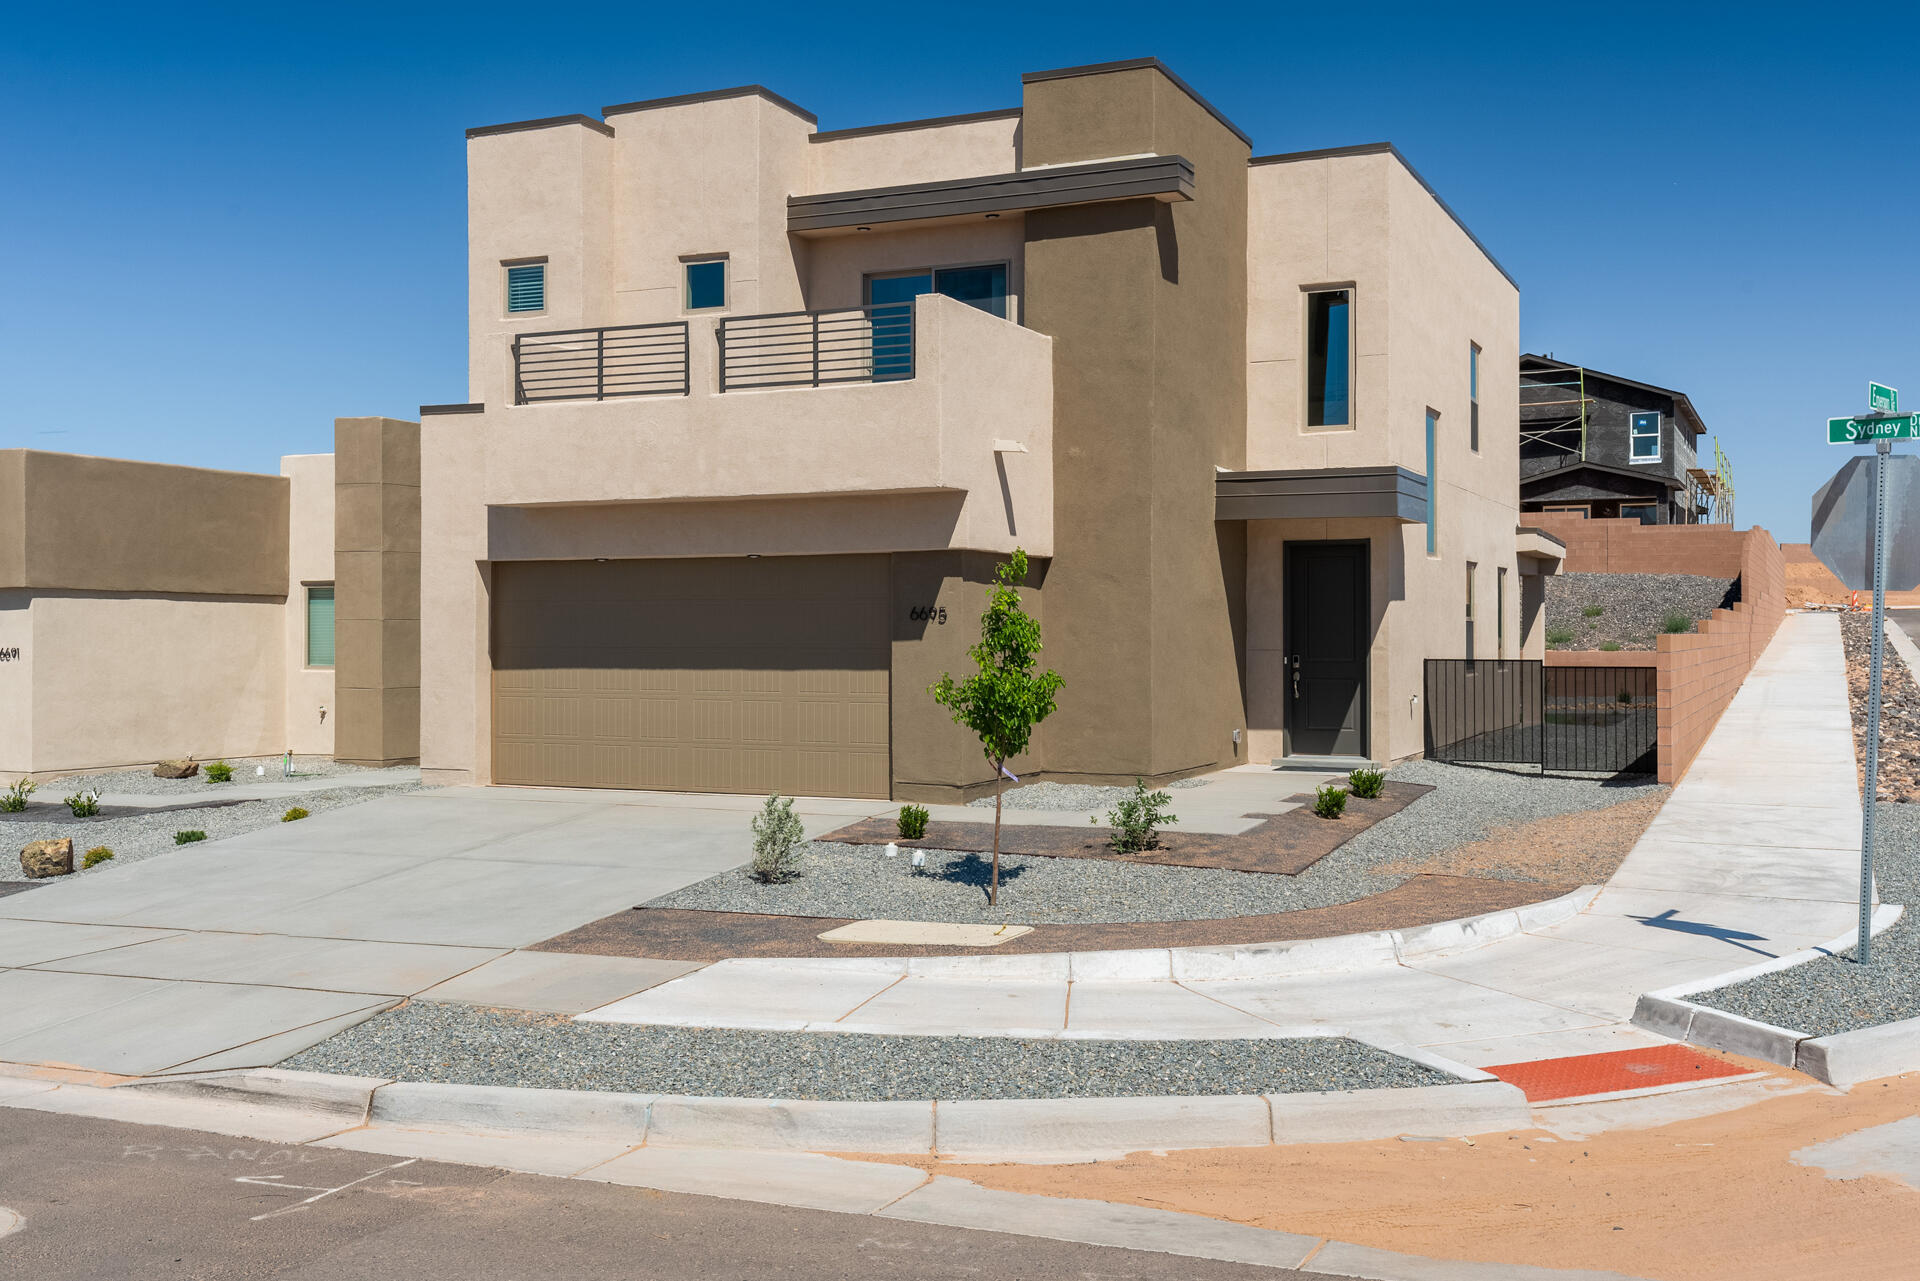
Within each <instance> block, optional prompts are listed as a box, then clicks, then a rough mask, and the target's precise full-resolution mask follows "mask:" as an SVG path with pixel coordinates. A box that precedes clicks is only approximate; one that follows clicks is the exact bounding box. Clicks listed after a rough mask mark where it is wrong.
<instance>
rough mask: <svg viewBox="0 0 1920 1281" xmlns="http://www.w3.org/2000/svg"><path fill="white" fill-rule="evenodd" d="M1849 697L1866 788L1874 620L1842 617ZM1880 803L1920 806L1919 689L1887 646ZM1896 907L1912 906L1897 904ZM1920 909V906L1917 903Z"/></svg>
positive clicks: (1860, 771)
mask: <svg viewBox="0 0 1920 1281" xmlns="http://www.w3.org/2000/svg"><path fill="white" fill-rule="evenodd" d="M1840 634H1841V635H1842V636H1843V637H1845V639H1846V646H1847V692H1848V694H1849V696H1850V701H1851V703H1852V707H1853V736H1854V744H1853V748H1854V763H1855V766H1854V767H1855V769H1856V771H1857V772H1858V775H1859V781H1860V785H1861V787H1863V788H1864V787H1865V786H1866V781H1867V778H1866V763H1867V695H1868V693H1869V692H1870V691H1871V689H1872V686H1873V650H1872V644H1873V615H1872V614H1870V613H1865V614H1842V615H1841V616H1840ZM1879 783H1880V786H1879V792H1880V799H1881V800H1882V801H1903V802H1907V803H1920V685H1915V683H1914V679H1913V673H1912V672H1910V671H1909V670H1908V669H1907V664H1906V660H1905V659H1903V658H1901V657H1900V651H1898V650H1896V649H1895V648H1894V647H1893V642H1892V641H1887V642H1886V643H1885V645H1884V646H1883V647H1882V652H1881V656H1880V780H1879ZM1892 901H1893V902H1895V903H1906V902H1913V900H1911V899H1894V900H1892ZM1915 906H1916V907H1920V903H1915Z"/></svg>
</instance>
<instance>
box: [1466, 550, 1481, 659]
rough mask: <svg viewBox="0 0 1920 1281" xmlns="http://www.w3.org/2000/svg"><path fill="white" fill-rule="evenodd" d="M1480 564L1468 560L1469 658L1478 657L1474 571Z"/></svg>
mask: <svg viewBox="0 0 1920 1281" xmlns="http://www.w3.org/2000/svg"><path fill="white" fill-rule="evenodd" d="M1479 568H1480V566H1479V565H1477V564H1476V563H1474V562H1473V561H1468V562H1467V658H1468V659H1469V660H1471V659H1473V658H1474V657H1476V655H1475V654H1474V652H1473V572H1474V571H1475V570H1476V569H1479Z"/></svg>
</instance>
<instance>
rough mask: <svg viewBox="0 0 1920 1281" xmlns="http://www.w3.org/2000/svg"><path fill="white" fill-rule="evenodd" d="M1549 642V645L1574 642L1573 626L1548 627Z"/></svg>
mask: <svg viewBox="0 0 1920 1281" xmlns="http://www.w3.org/2000/svg"><path fill="white" fill-rule="evenodd" d="M1547 644H1549V645H1571V644H1573V628H1571V627H1549V628H1547Z"/></svg>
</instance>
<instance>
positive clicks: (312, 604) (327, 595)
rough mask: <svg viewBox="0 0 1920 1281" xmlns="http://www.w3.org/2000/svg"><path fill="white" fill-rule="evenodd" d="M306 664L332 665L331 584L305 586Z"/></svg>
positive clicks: (312, 665) (311, 665) (313, 665)
mask: <svg viewBox="0 0 1920 1281" xmlns="http://www.w3.org/2000/svg"><path fill="white" fill-rule="evenodd" d="M307 666H308V667H332V666H333V584H332V583H326V584H324V585H319V586H314V587H309V588H307Z"/></svg>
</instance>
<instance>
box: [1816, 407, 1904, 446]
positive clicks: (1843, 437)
mask: <svg viewBox="0 0 1920 1281" xmlns="http://www.w3.org/2000/svg"><path fill="white" fill-rule="evenodd" d="M1873 440H1920V414H1900V415H1897V416H1893V417H1888V418H1829V419H1827V443H1828V444H1829V445H1862V444H1865V443H1867V442H1868V441H1873Z"/></svg>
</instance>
